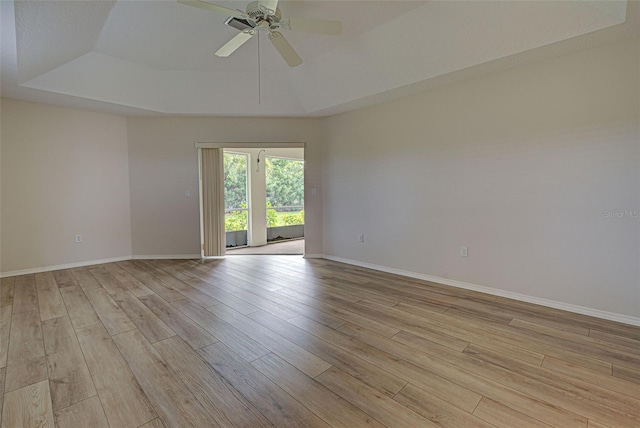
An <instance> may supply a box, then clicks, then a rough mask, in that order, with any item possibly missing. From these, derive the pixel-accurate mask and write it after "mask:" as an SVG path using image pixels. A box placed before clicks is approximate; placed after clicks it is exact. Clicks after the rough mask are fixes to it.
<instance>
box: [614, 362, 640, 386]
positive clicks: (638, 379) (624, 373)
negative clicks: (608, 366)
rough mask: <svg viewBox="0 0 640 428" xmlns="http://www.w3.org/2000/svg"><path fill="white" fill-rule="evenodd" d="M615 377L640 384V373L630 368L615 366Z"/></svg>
mask: <svg viewBox="0 0 640 428" xmlns="http://www.w3.org/2000/svg"><path fill="white" fill-rule="evenodd" d="M613 376H615V377H618V378H620V379H626V380H629V381H631V382H635V383H638V384H640V371H639V370H634V369H630V368H628V367H624V366H620V365H615V364H614V366H613Z"/></svg>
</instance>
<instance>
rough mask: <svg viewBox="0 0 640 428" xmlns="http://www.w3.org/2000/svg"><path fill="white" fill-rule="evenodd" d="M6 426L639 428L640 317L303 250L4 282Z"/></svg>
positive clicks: (1, 369)
mask: <svg viewBox="0 0 640 428" xmlns="http://www.w3.org/2000/svg"><path fill="white" fill-rule="evenodd" d="M0 309H1V314H0V327H1V328H0V412H1V413H2V419H1V420H2V427H4V428H14V427H53V426H58V427H60V428H65V427H79V428H83V427H109V426H110V427H114V428H115V427H132V428H136V427H147V428H150V427H162V426H164V427H188V426H194V427H209V426H211V427H214V426H222V427H274V426H276V427H328V426H337V427H349V428H351V427H360V426H371V427H384V426H387V427H403V428H404V427H436V426H440V427H452V428H466V427H502V428H514V427H518V428H520V427H545V426H552V427H560V428H565V427H566V428H572V427H576V428H578V427H589V428H596V427H598V428H601V427H609V428H631V427H640V328H639V327H632V326H627V325H623V324H617V323H614V322H609V321H604V320H600V319H595V318H590V317H587V316H582V315H577V314H572V313H568V312H563V311H559V310H554V309H549V308H543V307H540V306H535V305H531V304H527V303H522V302H516V301H512V300H508V299H504V298H498V297H495V296H489V295H485V294H481V293H477V292H472V291H465V290H460V289H456V288H451V287H447V286H443V285H438V284H433V283H428V282H424V281H418V280H413V279H409V278H404V277H400V276H394V275H389V274H384V273H380V272H376V271H371V270H367V269H363V268H358V267H353V266H348V265H344V264H339V263H334V262H330V261H325V260H304V259H302V258H301V257H296V256H243V257H230V258H227V259H224V260H214V261H206V262H201V261H171V260H170V261H154V260H152V261H129V262H121V263H111V264H106V265H100V266H91V267H88V268H79V269H71V270H67V271H58V272H53V273H42V274H36V275H25V276H20V277H14V278H6V279H3V280H2V287H1V289H0Z"/></svg>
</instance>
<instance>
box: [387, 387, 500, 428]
mask: <svg viewBox="0 0 640 428" xmlns="http://www.w3.org/2000/svg"><path fill="white" fill-rule="evenodd" d="M393 399H394V400H395V401H397V402H398V403H400V404H402V405H404V406H406V407H407V408H409V409H411V410H413V411H414V412H416V413H417V414H419V415H420V416H422V417H423V418H425V419H428V420H430V421H431V422H433V423H435V424H437V425H439V426H441V427H446V428H457V427H465V428H472V427H473V428H493V425H491V424H489V423H487V422H485V421H483V420H482V419H480V418H478V417H476V416H473V415H472V414H471V413H469V412H465V411H464V410H461V409H459V408H457V407H456V406H453V405H451V404H449V403H447V402H446V401H444V400H441V399H440V398H438V397H436V396H435V395H433V394H429V393H428V392H427V391H423V390H421V389H420V388H418V387H416V386H414V385H412V384H408V385H407V386H405V387H404V388H402V391H400V392H399V393H398V394H397V395H396V396H395V397H393ZM483 399H484V398H483ZM480 402H482V400H480Z"/></svg>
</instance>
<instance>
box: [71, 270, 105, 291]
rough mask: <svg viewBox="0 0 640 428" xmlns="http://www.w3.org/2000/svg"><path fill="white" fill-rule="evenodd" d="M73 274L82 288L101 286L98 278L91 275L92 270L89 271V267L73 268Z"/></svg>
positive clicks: (88, 288)
mask: <svg viewBox="0 0 640 428" xmlns="http://www.w3.org/2000/svg"><path fill="white" fill-rule="evenodd" d="M71 274H72V275H73V277H74V278H75V279H76V281H77V282H78V285H79V286H80V288H82V289H83V290H91V289H93V288H100V287H101V285H100V283H99V282H98V280H96V278H95V277H94V276H93V275H91V272H89V269H87V268H75V269H71Z"/></svg>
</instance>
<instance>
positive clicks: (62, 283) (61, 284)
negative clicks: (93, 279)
mask: <svg viewBox="0 0 640 428" xmlns="http://www.w3.org/2000/svg"><path fill="white" fill-rule="evenodd" d="M53 277H54V278H55V280H56V284H57V285H58V288H65V287H72V286H79V285H78V280H77V279H76V277H75V276H73V273H71V271H70V270H69V269H63V270H56V271H54V272H53Z"/></svg>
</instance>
